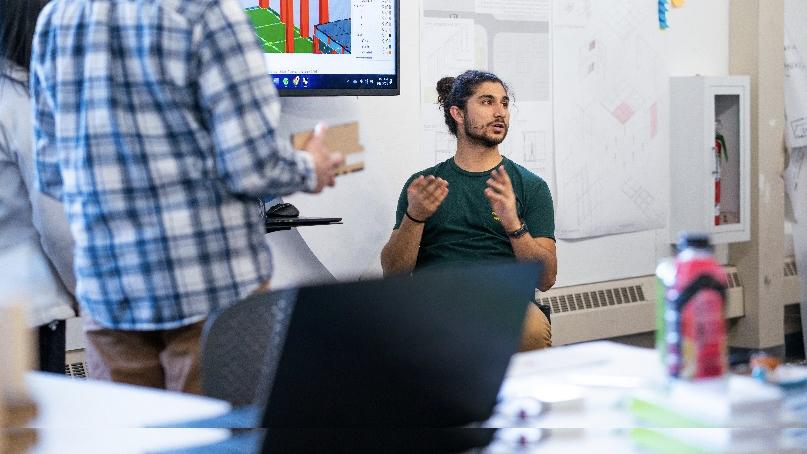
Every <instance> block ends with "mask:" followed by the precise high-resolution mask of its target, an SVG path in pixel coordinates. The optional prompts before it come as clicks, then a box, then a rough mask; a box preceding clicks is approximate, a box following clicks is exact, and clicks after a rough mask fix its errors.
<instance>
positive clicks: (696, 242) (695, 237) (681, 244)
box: [676, 232, 712, 251]
mask: <svg viewBox="0 0 807 454" xmlns="http://www.w3.org/2000/svg"><path fill="white" fill-rule="evenodd" d="M676 247H677V248H678V250H679V251H683V250H684V249H686V248H694V249H709V250H711V249H712V243H711V242H710V241H709V235H707V234H705V233H698V232H684V233H682V234H681V235H680V236H679V237H678V244H677V245H676Z"/></svg>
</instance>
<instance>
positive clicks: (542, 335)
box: [381, 71, 557, 350]
mask: <svg viewBox="0 0 807 454" xmlns="http://www.w3.org/2000/svg"><path fill="white" fill-rule="evenodd" d="M437 92H438V102H439V103H440V105H441V108H442V109H443V113H444V115H445V121H446V125H447V126H448V129H449V131H450V132H451V133H452V134H453V135H454V136H456V137H457V151H456V153H455V155H454V157H453V158H451V159H448V160H447V161H444V162H441V163H440V164H437V165H436V166H434V167H431V168H428V169H426V170H423V171H422V172H418V173H416V174H415V175H413V176H412V177H410V178H409V180H408V181H407V182H406V184H405V185H404V189H403V191H402V192H401V196H400V199H399V201H398V211H397V217H396V223H395V227H394V230H393V231H392V235H391V237H390V239H389V241H388V242H387V244H386V245H385V246H384V249H383V250H382V251H381V266H382V268H383V270H384V275H392V274H406V273H411V272H413V271H414V272H417V271H419V270H422V269H426V268H435V267H441V266H443V267H444V266H457V265H463V264H472V263H476V262H480V261H486V260H507V259H517V260H520V261H538V262H541V263H542V264H543V268H544V270H543V273H542V275H541V276H538V279H539V281H538V282H537V287H538V288H539V289H540V290H542V291H543V290H548V289H549V288H551V287H552V285H554V283H555V276H556V274H557V257H556V251H555V238H554V230H555V222H554V212H553V208H552V195H551V194H550V192H549V187H548V186H547V184H546V182H545V181H544V180H543V179H541V178H540V177H538V176H537V175H535V174H533V173H532V172H530V171H529V170H527V169H526V168H524V167H522V166H520V165H518V164H516V163H514V162H513V161H511V160H509V159H507V158H506V157H504V156H502V155H501V154H500V153H499V144H500V143H502V141H504V139H505V137H506V136H507V131H508V127H509V122H510V111H509V108H510V97H509V93H508V88H507V85H506V84H505V83H504V82H503V81H502V80H501V79H499V78H498V77H497V76H496V75H494V74H491V73H487V72H481V71H466V72H464V73H463V74H461V75H459V76H457V77H456V78H452V77H446V78H443V79H441V80H440V81H439V82H438V83H437ZM551 339H552V338H551V330H550V326H549V320H548V317H547V316H546V315H545V314H544V312H543V311H542V310H541V309H539V307H538V306H537V305H536V304H531V305H529V309H528V312H527V318H526V320H525V325H524V332H523V335H522V343H521V349H522V350H532V349H536V348H543V347H548V346H550V345H551V344H552V340H551Z"/></svg>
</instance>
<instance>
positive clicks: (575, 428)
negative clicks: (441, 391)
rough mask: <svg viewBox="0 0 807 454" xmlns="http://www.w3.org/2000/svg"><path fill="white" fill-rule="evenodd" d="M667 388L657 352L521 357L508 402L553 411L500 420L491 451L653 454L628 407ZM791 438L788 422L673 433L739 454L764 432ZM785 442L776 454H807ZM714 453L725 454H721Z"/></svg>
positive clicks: (607, 345)
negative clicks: (635, 436)
mask: <svg viewBox="0 0 807 454" xmlns="http://www.w3.org/2000/svg"><path fill="white" fill-rule="evenodd" d="M663 380H664V371H663V369H662V365H661V362H660V360H659V358H658V356H657V353H656V351H655V350H652V349H646V348H637V347H631V346H627V345H622V344H617V343H614V342H608V341H601V342H589V343H583V344H576V345H571V346H566V347H557V348H551V349H547V350H541V351H535V352H528V353H519V354H516V355H515V356H513V359H512V361H511V363H510V366H509V368H508V371H507V374H506V378H505V380H504V382H503V384H502V388H501V391H500V396H501V397H502V398H503V400H504V402H507V401H508V399H510V400H512V399H519V398H523V397H524V396H532V397H534V398H535V399H536V400H540V401H544V402H548V404H547V406H548V407H549V409H548V410H546V411H540V410H539V409H538V407H535V408H536V411H535V413H534V414H532V415H528V418H527V421H522V422H515V423H514V421H513V419H512V418H509V419H508V418H506V417H505V418H498V419H497V418H496V417H494V418H492V420H491V421H490V423H492V425H493V426H494V427H501V428H505V430H502V431H500V432H501V434H500V435H499V436H498V438H497V440H499V441H498V442H494V443H493V444H492V445H491V447H490V448H489V449H488V450H487V451H488V452H491V453H499V452H513V451H518V452H532V451H533V450H535V451H537V452H541V453H566V452H586V451H589V452H621V453H634V452H635V453H641V452H647V451H642V450H640V449H639V447H638V446H637V445H636V444H635V443H634V442H633V441H631V436H630V432H631V431H633V430H635V429H636V428H641V427H642V426H643V424H642V423H641V422H640V421H638V420H637V419H636V418H634V416H633V415H631V413H630V412H629V411H628V410H627V408H626V405H624V403H625V400H626V399H627V398H628V397H629V396H631V395H634V394H635V393H637V392H641V391H642V390H647V389H651V388H656V387H658V386H659V383H660V382H663ZM519 405H520V408H521V409H524V408H526V409H527V410H528V412H529V408H530V407H529V405H525V402H523V401H522V402H521V403H520V404H519ZM543 408H544V409H546V407H543ZM505 413H507V412H505ZM785 425H787V424H785ZM789 427H794V426H792V425H791V426H789ZM795 427H804V424H803V423H800V422H797V423H795ZM785 430H788V429H787V428H786V427H782V426H781V425H780V422H778V421H771V424H770V427H754V428H750V429H749V428H734V429H724V428H716V429H712V428H680V429H669V430H667V432H669V433H671V434H675V435H677V436H682V435H683V436H685V437H692V439H696V440H703V443H704V444H712V445H714V446H722V445H727V446H733V447H736V446H737V445H742V443H746V442H745V441H744V440H743V437H746V438H747V439H749V440H750V441H748V443H749V444H746V445H745V446H750V443H756V441H754V440H753V438H754V437H756V436H757V435H758V434H759V433H760V431H762V432H766V431H767V432H766V433H763V435H762V436H763V437H765V436H768V435H769V436H770V437H771V438H773V437H780V436H781V435H783V433H784V431H785ZM731 431H733V432H731ZM743 431H745V432H743ZM755 431H756V432H755ZM675 432H677V434H676V433H675ZM738 434H740V435H739V436H738ZM695 437H697V438H695ZM731 437H734V438H731ZM727 439H728V440H732V439H733V440H737V439H740V442H739V443H738V442H734V441H731V442H729V441H726V440H727ZM784 439H785V441H782V442H781V443H782V444H781V445H780V446H779V448H778V450H777V451H776V452H788V453H789V452H805V451H804V450H803V449H800V448H799V444H802V445H803V442H804V441H805V440H804V439H803V438H799V439H798V440H790V439H789V438H787V437H784ZM771 443H773V442H772V441H769V442H767V444H768V447H767V448H766V449H763V450H762V451H753V452H771V451H770V449H773V448H772V447H773V446H774V445H772V444H771ZM519 444H521V446H519ZM515 448H518V449H515ZM714 452H723V451H721V450H719V449H718V450H716V451H714ZM728 452H747V451H743V450H740V451H737V450H734V451H732V450H729V451H728Z"/></svg>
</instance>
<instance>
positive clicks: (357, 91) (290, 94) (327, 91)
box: [270, 0, 402, 98]
mask: <svg viewBox="0 0 807 454" xmlns="http://www.w3.org/2000/svg"><path fill="white" fill-rule="evenodd" d="M401 1H402V0H394V8H393V10H394V14H395V77H394V79H395V84H394V85H393V86H390V87H384V88H312V89H292V88H278V87H275V89H277V92H278V94H279V95H280V96H281V97H287V98H295V97H311V96H399V95H400V94H401V39H400V38H401ZM270 74H271V73H270ZM273 85H274V84H273Z"/></svg>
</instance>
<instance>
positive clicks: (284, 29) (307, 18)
mask: <svg viewBox="0 0 807 454" xmlns="http://www.w3.org/2000/svg"><path fill="white" fill-rule="evenodd" d="M241 3H242V4H243V5H244V8H245V10H246V12H247V15H248V16H249V18H250V19H251V20H252V23H253V24H254V25H255V31H256V33H257V35H258V38H259V39H260V40H261V43H262V44H263V50H264V52H267V53H308V54H310V53H314V54H349V53H350V0H257V1H255V0H252V1H244V0H242V2H241Z"/></svg>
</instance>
